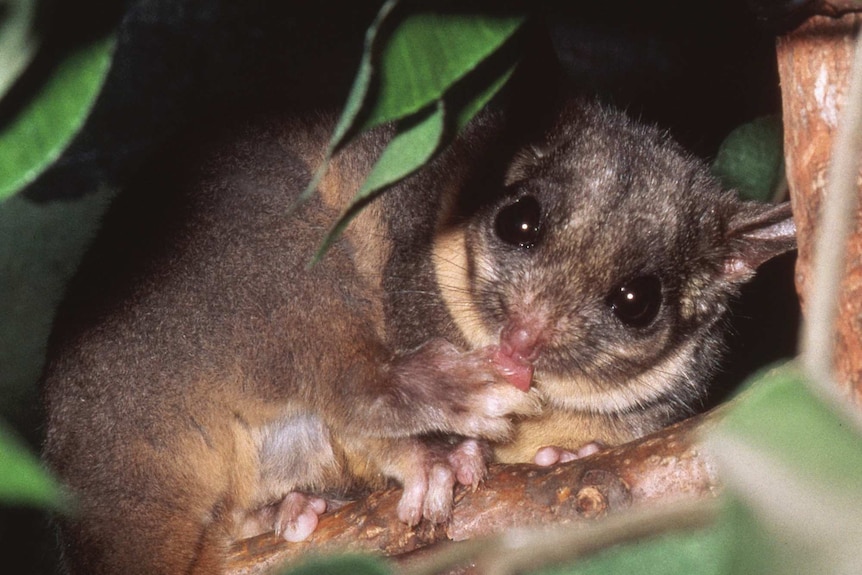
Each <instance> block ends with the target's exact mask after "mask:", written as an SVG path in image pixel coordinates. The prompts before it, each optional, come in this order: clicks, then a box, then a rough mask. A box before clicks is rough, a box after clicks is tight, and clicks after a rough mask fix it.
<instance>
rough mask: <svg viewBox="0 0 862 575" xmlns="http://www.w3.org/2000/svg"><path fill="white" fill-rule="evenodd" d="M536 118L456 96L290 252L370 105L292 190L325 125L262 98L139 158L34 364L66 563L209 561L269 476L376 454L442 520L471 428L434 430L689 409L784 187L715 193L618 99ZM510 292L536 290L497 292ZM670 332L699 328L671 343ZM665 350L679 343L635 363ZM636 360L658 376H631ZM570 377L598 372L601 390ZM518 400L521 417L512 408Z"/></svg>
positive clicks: (576, 427)
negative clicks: (367, 201) (471, 109)
mask: <svg viewBox="0 0 862 575" xmlns="http://www.w3.org/2000/svg"><path fill="white" fill-rule="evenodd" d="M547 125H548V126H550V127H551V128H550V131H549V132H546V133H545V134H544V135H539V136H537V137H533V136H531V137H529V138H528V137H526V136H524V135H523V134H513V133H510V132H508V131H507V128H506V122H505V121H503V119H502V118H501V117H499V116H496V115H493V114H488V115H485V116H483V117H482V118H480V119H478V120H477V121H476V122H474V125H473V126H472V127H471V129H470V130H469V133H468V135H467V136H465V137H463V138H462V139H460V140H459V141H458V142H456V144H455V145H454V146H453V149H452V151H450V152H447V153H445V154H444V155H442V156H441V157H440V158H438V159H437V160H436V161H435V162H434V163H433V164H432V165H431V166H429V167H428V168H426V169H424V170H423V171H421V172H420V173H419V174H417V175H415V176H414V177H412V178H409V179H408V180H406V181H405V182H404V183H402V184H400V185H398V186H397V187H396V188H395V189H393V190H392V191H390V192H389V193H387V194H385V195H384V196H382V198H381V199H380V200H378V201H376V202H374V203H372V205H371V206H370V207H369V208H368V209H367V210H366V211H364V212H363V213H362V215H361V216H360V217H359V219H358V220H357V221H356V222H355V223H354V224H353V225H351V227H350V228H349V229H348V231H347V232H346V234H345V235H344V237H343V238H342V239H341V240H340V241H339V242H338V243H337V244H336V245H335V246H334V247H333V249H332V250H331V251H330V252H329V253H328V254H327V256H326V257H325V259H324V260H323V262H322V263H321V264H319V265H317V266H315V267H314V268H312V269H311V270H310V271H308V270H307V269H306V264H307V263H308V261H309V259H310V258H311V256H312V254H313V253H314V251H315V250H316V248H317V247H318V245H319V243H320V241H321V240H322V238H323V236H324V234H325V232H326V230H327V229H328V227H329V226H330V225H331V224H332V223H333V221H334V219H335V217H336V216H337V214H338V213H339V210H340V209H341V208H342V207H343V205H344V202H346V199H347V198H348V197H349V196H350V195H351V194H352V193H353V192H354V191H355V189H356V188H357V187H358V185H359V183H360V182H361V178H362V177H363V175H364V174H365V172H367V170H368V168H369V167H370V165H371V162H372V161H373V158H374V157H376V155H377V154H379V152H380V150H381V149H382V146H383V144H384V143H385V140H386V139H387V137H388V136H387V131H386V130H385V129H384V130H378V131H377V132H376V133H375V134H372V135H370V136H366V137H364V139H362V140H361V141H360V142H358V143H357V144H355V145H352V146H350V147H349V148H348V149H347V150H345V151H344V152H343V153H342V154H341V155H340V156H339V158H338V159H337V160H336V163H335V164H334V166H333V167H332V169H331V170H330V174H329V175H328V176H327V178H326V179H325V180H324V182H323V184H322V185H321V193H320V194H319V195H318V196H317V197H315V198H314V199H312V200H311V201H310V202H308V203H306V204H304V205H303V206H302V207H301V208H299V210H298V211H295V212H292V211H291V208H292V206H293V201H294V199H295V198H296V196H297V195H298V194H299V193H300V192H301V191H302V190H303V189H304V187H305V185H306V182H307V181H308V179H309V177H310V174H311V172H312V170H313V169H314V168H315V167H316V162H317V161H318V160H319V158H320V157H322V153H323V150H324V147H325V144H326V138H327V137H328V134H329V132H328V130H329V128H330V127H331V122H328V121H317V120H310V121H305V122H302V123H300V122H296V121H289V120H283V119H279V118H272V117H269V118H266V119H265V120H264V121H258V122H253V123H250V124H248V125H246V126H244V127H241V128H239V129H236V130H233V131H229V132H228V133H227V134H219V135H218V136H209V135H207V136H206V137H203V138H195V139H192V140H191V141H190V142H188V143H184V144H182V145H180V146H179V147H178V150H182V153H180V154H177V155H176V156H175V157H172V159H171V160H170V161H169V162H167V165H162V166H161V167H160V168H159V170H158V171H157V172H153V173H150V174H144V176H143V177H142V180H141V181H140V182H139V184H138V186H137V190H136V191H137V194H138V198H140V197H141V194H152V195H155V196H157V197H158V198H161V200H162V201H155V202H145V203H149V205H154V206H156V207H155V209H154V210H153V212H152V213H149V214H148V215H149V216H150V217H144V216H143V215H142V214H141V213H140V210H141V207H140V206H139V205H138V204H137V203H136V202H137V200H135V199H134V196H132V198H133V199H132V200H129V201H128V202H127V203H125V204H123V203H120V205H118V206H117V207H116V209H115V210H114V211H115V213H114V214H113V215H112V217H111V219H109V221H108V224H107V227H106V230H105V233H104V237H103V238H102V239H101V241H100V242H99V243H98V244H97V246H96V248H95V249H94V250H93V252H92V253H91V254H90V256H89V258H88V260H87V262H86V263H85V265H84V267H83V269H82V271H81V275H80V277H79V279H78V280H77V281H76V283H75V285H74V286H73V288H72V290H71V295H70V297H69V299H68V301H67V302H66V304H65V306H64V308H63V311H62V312H61V314H60V316H59V318H58V321H57V327H56V330H55V335H54V337H53V340H52V345H51V351H50V361H49V365H48V368H47V372H46V378H45V388H44V397H45V402H46V407H47V414H48V421H47V429H48V435H47V442H46V445H45V458H46V460H47V461H48V463H49V464H50V465H51V467H52V468H53V469H54V470H56V471H57V472H58V473H59V475H60V476H61V477H62V479H63V480H64V481H65V482H66V483H67V484H68V485H69V486H70V487H71V489H72V491H73V493H75V495H77V496H78V500H79V503H80V514H79V515H78V516H76V518H74V519H71V520H68V521H66V522H65V524H64V525H63V526H62V535H63V539H62V541H63V544H64V551H65V554H66V556H67V559H68V561H67V563H68V565H69V566H70V569H71V571H72V572H74V573H91V574H99V573H152V574H156V573H214V572H218V571H219V569H220V567H221V561H222V558H223V556H224V550H225V546H226V544H227V542H228V541H229V539H230V537H232V536H236V535H238V534H247V533H249V532H252V531H254V530H255V529H263V528H267V527H268V526H272V525H273V523H275V525H276V526H277V527H278V526H281V527H285V525H286V523H285V524H282V523H280V522H284V521H287V522H288V523H289V520H290V519H291V518H293V517H294V516H295V513H296V510H295V509H293V508H289V509H288V508H286V507H285V506H281V507H279V502H280V500H281V499H282V498H283V497H284V496H285V495H287V494H288V493H291V492H307V493H313V494H322V495H324V496H326V497H329V498H339V497H346V496H350V495H351V494H353V493H355V492H357V490H362V489H367V488H370V487H376V486H379V485H382V484H385V483H386V482H387V480H390V479H395V480H397V481H400V482H402V483H405V484H406V486H407V489H406V490H405V493H406V495H405V498H404V499H403V500H402V506H401V507H400V508H399V513H400V514H401V517H402V519H404V520H406V521H410V522H414V521H417V520H418V519H419V518H420V517H421V516H424V517H426V518H429V519H431V520H434V521H442V520H445V519H446V516H447V514H448V512H449V510H450V507H451V487H452V484H453V482H454V481H456V480H458V481H461V482H462V483H474V482H475V481H477V480H478V478H479V476H481V473H482V469H483V461H482V456H483V453H482V450H481V446H480V445H479V444H477V443H475V442H473V441H470V440H467V441H466V442H464V443H458V442H457V441H455V440H450V439H446V438H444V437H440V436H441V435H442V436H445V437H452V436H455V437H472V438H479V439H487V440H491V441H495V442H496V443H497V444H498V451H497V453H498V456H499V457H500V458H501V459H506V460H512V459H518V460H521V459H527V460H529V453H531V451H534V450H535V447H536V446H537V445H541V444H543V443H547V442H551V443H555V444H560V445H562V446H563V447H569V448H573V447H576V446H577V445H579V444H581V443H584V442H587V441H591V440H594V439H596V440H600V441H605V442H615V441H622V440H625V439H628V438H631V437H634V436H635V435H637V434H640V433H643V432H646V431H649V430H651V429H653V428H655V427H657V426H658V425H661V424H664V423H666V422H669V421H671V420H674V419H678V418H679V417H681V416H683V415H685V414H687V413H689V411H690V409H691V406H692V405H693V404H694V403H695V402H696V401H697V399H698V398H699V397H700V395H701V394H702V392H703V390H704V388H705V385H706V381H707V376H708V373H709V371H710V370H711V369H712V367H713V366H714V364H715V361H716V359H717V357H718V354H719V351H720V349H721V345H720V340H721V334H720V327H719V326H720V323H721V321H722V318H723V315H724V314H725V312H726V305H727V299H728V297H729V296H730V295H731V294H732V293H734V292H735V290H736V289H737V287H738V285H739V284H740V283H741V282H742V281H744V280H745V279H747V278H748V277H749V276H750V275H751V273H753V270H754V268H756V266H757V265H759V263H761V262H762V261H764V260H765V259H768V258H769V257H771V256H772V255H775V254H777V253H780V252H782V251H785V250H787V249H792V247H793V245H794V242H793V238H792V229H791V228H792V226H789V227H788V225H786V221H787V218H788V217H789V212H788V210H787V209H786V208H774V207H761V206H753V205H751V206H749V205H743V204H741V203H739V202H737V201H736V200H735V199H734V198H733V196H732V195H731V194H725V193H722V192H721V191H720V190H719V189H718V186H717V184H716V183H715V182H714V181H713V180H711V179H710V178H709V176H708V175H707V174H706V171H705V169H704V168H703V167H702V166H701V164H699V163H698V162H696V161H695V160H693V159H691V158H689V157H688V156H686V155H685V154H683V153H682V152H681V151H679V150H678V149H677V148H676V146H675V145H673V144H672V143H670V142H669V141H668V140H667V139H666V138H665V137H664V136H662V135H661V134H659V133H658V132H657V131H656V130H653V129H651V128H644V127H641V126H639V125H637V124H634V123H632V122H630V121H629V120H627V119H625V118H624V117H623V116H621V115H619V114H618V113H616V112H610V111H604V110H602V109H600V108H598V107H596V106H594V105H592V104H584V103H580V102H579V103H576V104H569V105H568V106H567V107H566V108H565V110H564V111H563V112H562V115H561V116H560V117H559V118H556V119H553V121H551V122H549V123H548V124H547ZM201 142H205V143H204V144H201ZM200 150H202V151H200ZM536 150H538V152H536ZM607 169H610V171H608V172H605V171H604V170H607ZM600 174H604V175H603V176H601V177H600V176H599V175H600ZM526 189H531V190H533V193H534V194H535V195H536V196H537V197H539V198H540V200H541V203H542V206H543V224H542V241H541V242H539V243H537V244H536V245H535V246H534V247H532V248H530V249H527V250H525V249H522V248H517V247H513V246H510V245H503V244H501V243H500V242H499V241H498V240H497V239H495V237H494V234H493V217H494V214H495V213H496V212H497V211H498V210H499V209H500V208H501V207H503V206H505V205H508V203H510V202H511V201H512V195H513V194H521V193H522V192H523V190H526ZM649 214H652V215H650V216H649V218H647V217H646V216H647V215H649ZM640 218H645V219H644V220H643V221H641V220H640ZM651 218H652V219H651ZM647 220H650V221H652V222H653V223H654V224H655V225H654V227H649V226H650V225H652V224H648V223H647ZM565 221H568V223H569V227H568V228H565V227H564V225H563V223H564V222H565ZM135 222H141V223H139V224H137V229H136V224H135ZM744 222H752V224H751V229H748V228H746V227H745V226H744V225H743V223H744ZM781 222H785V225H783V226H782V225H781ZM650 230H652V231H650ZM758 234H759V237H755V236H758ZM128 238H133V239H132V240H129V239H128ZM459 246H461V247H463V248H464V249H463V250H460V251H458V247H459ZM453 254H456V255H457V257H455V256H453ZM465 256H469V257H467V258H466V259H465V260H464V261H465V262H466V263H467V265H462V262H461V261H460V260H459V259H458V258H462V257H465ZM735 264H740V265H735ZM647 268H649V271H650V272H654V273H656V274H658V275H660V277H661V278H662V280H663V282H665V283H663V286H666V288H663V289H664V290H665V292H666V303H665V304H664V305H663V307H662V311H661V312H660V314H659V316H658V318H657V320H656V322H657V323H656V324H655V325H654V326H651V327H650V328H648V329H646V330H641V331H640V332H638V333H637V334H636V335H634V336H633V335H632V334H631V333H629V331H630V330H626V329H622V328H620V326H615V325H611V320H612V319H613V318H612V317H611V316H610V315H608V313H607V310H606V309H604V308H603V307H602V306H603V305H604V304H603V303H602V302H604V299H605V296H606V292H607V290H608V289H610V287H613V285H615V284H616V283H618V282H619V281H623V280H625V279H627V278H626V277H620V276H625V275H626V274H631V273H640V272H642V271H645V270H646V269H647ZM526 270H529V272H528V271H526ZM447 274H448V275H447ZM453 274H454V275H453ZM528 275H529V276H530V278H531V279H525V278H527V276H528ZM519 278H520V279H519ZM456 284H458V285H456ZM612 284H613V285H612ZM695 284H697V285H695ZM609 286H610V287H609ZM524 290H527V291H529V292H530V293H531V294H532V295H534V296H536V299H535V301H537V302H540V303H541V304H542V305H541V306H540V307H541V308H542V310H543V311H541V313H539V312H536V313H534V311H530V310H529V309H527V307H529V306H526V307H525V306H524V305H522V304H523V302H521V303H515V304H512V302H517V301H518V298H519V297H520V296H521V295H523V293H525V291H524ZM680 300H684V301H686V302H688V303H687V304H686V305H685V306H682V305H679V304H678V303H677V302H678V301H680ZM512 305H514V307H518V306H521V307H520V308H519V309H518V313H519V314H521V316H519V317H522V316H523V317H527V319H526V320H518V321H519V322H520V323H519V324H518V327H519V328H524V330H526V331H527V332H530V334H532V335H531V337H532V336H536V337H535V338H534V339H536V341H532V340H531V343H528V344H524V345H525V347H524V348H523V349H522V350H521V351H524V352H525V353H526V352H530V353H532V352H535V354H536V357H535V358H531V359H530V365H531V366H532V367H533V368H534V369H535V377H534V380H533V384H534V385H533V390H532V391H531V392H530V393H523V392H521V391H519V390H518V389H515V387H514V386H512V385H509V381H510V380H511V379H512V377H513V376H510V375H507V374H506V373H505V369H504V367H505V366H506V365H507V364H508V362H510V361H512V360H513V358H515V355H514V354H513V353H510V352H508V351H501V349H505V348H506V346H505V345H501V344H503V343H507V342H504V341H503V340H504V339H506V338H508V337H509V336H505V337H503V336H501V330H503V332H504V333H507V332H506V330H507V329H508V330H510V331H511V329H512V325H511V324H512V322H513V321H514V320H512V315H511V309H512V307H511V306H512ZM537 318H538V319H537ZM540 324H541V325H540ZM522 331H523V330H522ZM512 337H513V338H514V336H512ZM686 342H694V345H693V346H692V347H693V349H695V350H696V353H686V354H680V353H678V350H680V349H681V348H683V347H684V346H685V344H686ZM607 345H611V346H613V347H614V349H615V351H614V353H613V354H612V355H608V354H604V355H602V353H601V352H596V351H595V348H596V347H598V348H601V347H602V346H607ZM620 350H623V351H620ZM507 354H508V355H507ZM668 357H674V358H675V359H674V360H673V362H672V363H673V365H674V366H676V368H675V369H674V370H667V369H663V370H661V371H657V370H656V365H657V364H662V363H663V362H664V360H666V359H667V358H668ZM608 358H612V361H608ZM519 361H520V360H519ZM599 364H603V365H602V366H601V367H599ZM677 368H678V369H677ZM644 373H651V374H653V378H654V379H655V380H656V381H651V382H650V383H649V386H652V387H656V386H658V388H659V389H658V390H657V391H656V392H655V393H647V392H645V391H644V390H645V387H644V386H640V387H639V386H638V385H635V384H633V383H632V381H631V379H632V377H633V376H634V377H636V376H638V375H639V374H644ZM568 380H573V381H574V380H578V381H579V382H580V383H577V384H576V385H572V386H570V387H567V386H566V385H567V384H566V381H568ZM585 382H586V383H585ZM657 382H658V383H657ZM585 386H586V387H595V388H596V389H598V390H603V389H606V388H608V387H613V388H615V391H614V393H616V394H617V396H619V397H620V398H623V399H618V400H615V401H617V403H618V404H619V405H620V407H619V408H616V407H614V405H615V404H614V402H608V401H604V400H602V399H601V394H599V395H598V396H596V398H590V397H583V394H584V389H586V387H585ZM540 401H541V402H542V403H543V405H544V406H545V407H544V411H543V412H542V413H541V414H537V413H536V410H537V405H538V403H539V402H540ZM623 404H625V405H623ZM518 414H520V415H521V416H530V417H527V418H526V419H522V420H519V422H518V424H517V427H513V423H512V422H513V418H512V417H511V416H512V415H518ZM429 434H430V435H429ZM432 436H433V437H432ZM507 450H508V451H507ZM438 472H439V473H438ZM435 478H436V479H435ZM424 489H427V492H426V491H423V490H424Z"/></svg>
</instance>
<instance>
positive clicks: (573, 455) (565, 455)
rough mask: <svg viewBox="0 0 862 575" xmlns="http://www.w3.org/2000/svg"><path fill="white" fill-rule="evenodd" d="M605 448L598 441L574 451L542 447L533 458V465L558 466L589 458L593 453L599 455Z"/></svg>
mask: <svg viewBox="0 0 862 575" xmlns="http://www.w3.org/2000/svg"><path fill="white" fill-rule="evenodd" d="M604 448H605V446H604V445H603V444H601V443H599V442H598V441H590V442H589V443H585V444H584V445H582V446H580V447H579V448H577V449H576V450H574V451H571V450H569V449H563V448H562V447H554V446H547V447H541V448H539V449H538V451H536V455H535V457H533V463H535V464H536V465H541V466H542V467H549V466H551V465H556V464H557V463H565V462H567V461H574V460H575V459H581V458H583V457H587V456H588V455H592V454H593V453H598V452H599V451H601V450H602V449H604Z"/></svg>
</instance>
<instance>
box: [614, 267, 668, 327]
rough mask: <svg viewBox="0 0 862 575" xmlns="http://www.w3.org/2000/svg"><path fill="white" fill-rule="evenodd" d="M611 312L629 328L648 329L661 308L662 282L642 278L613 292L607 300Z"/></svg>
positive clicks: (655, 279) (655, 278) (652, 278)
mask: <svg viewBox="0 0 862 575" xmlns="http://www.w3.org/2000/svg"><path fill="white" fill-rule="evenodd" d="M606 302H607V305H608V306H609V307H610V308H611V311H612V312H613V313H614V315H615V316H617V319H619V320H620V321H621V322H623V324H625V325H627V326H628V327H646V326H648V325H649V324H650V323H652V320H654V319H655V317H656V316H657V315H658V311H659V309H660V308H661V281H660V280H659V279H658V278H657V277H656V276H653V275H647V276H641V277H637V278H634V279H633V280H631V281H627V282H626V283H624V284H622V285H620V286H619V287H617V288H615V289H614V290H613V291H611V293H610V295H608V298H607V300H606Z"/></svg>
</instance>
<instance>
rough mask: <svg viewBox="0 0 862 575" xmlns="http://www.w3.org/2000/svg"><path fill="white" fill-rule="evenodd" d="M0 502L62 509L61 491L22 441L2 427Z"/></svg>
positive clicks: (0, 443) (0, 442)
mask: <svg viewBox="0 0 862 575" xmlns="http://www.w3.org/2000/svg"><path fill="white" fill-rule="evenodd" d="M0 502H2V503H5V504H10V505H33V506H37V507H47V508H51V509H61V508H63V507H64V505H63V497H62V495H61V490H60V488H59V486H58V485H57V483H56V482H55V481H54V479H53V478H52V477H51V475H50V474H49V473H48V472H47V471H46V470H45V469H44V468H43V467H42V465H41V463H40V461H39V459H38V458H37V457H36V456H35V455H33V454H32V453H31V452H30V451H29V450H28V449H27V448H26V447H25V446H24V444H23V443H21V441H19V440H18V439H17V438H16V437H15V436H14V435H13V434H12V433H11V432H10V431H9V430H8V429H6V428H5V427H3V426H2V425H0Z"/></svg>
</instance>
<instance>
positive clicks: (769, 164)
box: [712, 116, 784, 202]
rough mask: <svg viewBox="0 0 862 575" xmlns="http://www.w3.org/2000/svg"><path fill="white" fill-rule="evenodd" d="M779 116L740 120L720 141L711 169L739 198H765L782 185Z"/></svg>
mask: <svg viewBox="0 0 862 575" xmlns="http://www.w3.org/2000/svg"><path fill="white" fill-rule="evenodd" d="M782 138H783V136H782V126H781V119H780V118H778V117H776V116H765V117H762V118H758V119H756V120H754V121H752V122H750V123H748V124H743V125H742V126H739V127H738V128H736V129H735V130H733V131H732V132H731V133H730V135H728V136H727V138H725V140H724V142H722V143H721V147H720V148H719V150H718V154H717V156H716V158H715V161H714V162H713V165H712V171H713V173H714V174H715V175H716V176H718V178H719V179H720V180H721V181H722V183H723V184H724V185H725V186H727V187H728V188H734V189H736V190H737V191H738V192H739V195H740V196H741V197H742V198H745V199H748V200H759V201H762V202H768V201H771V200H773V199H774V198H775V196H776V195H777V193H779V192H781V191H782V188H783V186H784V142H783V139H782Z"/></svg>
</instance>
